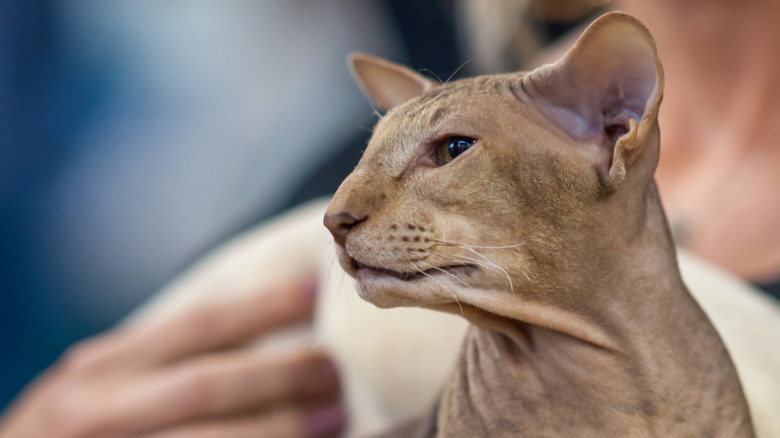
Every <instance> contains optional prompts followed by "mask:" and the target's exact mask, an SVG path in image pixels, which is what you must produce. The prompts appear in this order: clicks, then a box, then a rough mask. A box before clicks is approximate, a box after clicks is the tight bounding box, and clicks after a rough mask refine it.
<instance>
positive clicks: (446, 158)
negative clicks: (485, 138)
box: [437, 136, 477, 164]
mask: <svg viewBox="0 0 780 438" xmlns="http://www.w3.org/2000/svg"><path fill="white" fill-rule="evenodd" d="M476 141H477V140H476V139H473V138H471V137H461V136H459V137H447V138H445V139H444V140H442V141H441V142H440V143H439V145H438V148H437V149H438V151H437V153H438V155H439V160H440V161H441V162H442V163H441V164H446V163H449V162H450V161H452V160H454V159H456V158H458V155H460V154H462V153H464V152H466V150H468V148H470V147H471V146H472V145H473V144H474V142H476Z"/></svg>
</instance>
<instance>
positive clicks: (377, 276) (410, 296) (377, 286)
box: [355, 267, 463, 308]
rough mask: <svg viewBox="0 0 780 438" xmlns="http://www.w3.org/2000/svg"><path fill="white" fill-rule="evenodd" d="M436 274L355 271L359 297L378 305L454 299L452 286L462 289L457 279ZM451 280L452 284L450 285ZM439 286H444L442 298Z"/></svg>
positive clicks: (418, 304)
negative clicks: (416, 274)
mask: <svg viewBox="0 0 780 438" xmlns="http://www.w3.org/2000/svg"><path fill="white" fill-rule="evenodd" d="M435 277H438V275H430V276H415V277H411V278H408V279H402V278H399V277H398V276H397V275H393V274H389V273H387V272H383V271H381V270H377V269H372V268H366V267H361V268H360V269H358V270H357V272H356V275H355V278H356V279H357V292H358V295H360V297H361V298H362V299H364V300H366V301H368V302H369V303H371V304H373V305H375V306H377V307H380V308H392V307H438V306H442V305H446V304H449V303H452V302H453V297H454V296H455V295H450V293H451V289H457V288H462V287H463V285H460V284H459V283H457V282H451V281H450V280H449V279H447V278H442V279H441V280H440V279H438V278H435ZM451 283H454V284H451ZM442 289H447V290H449V291H450V292H447V294H448V295H447V296H446V297H442V296H441V295H442Z"/></svg>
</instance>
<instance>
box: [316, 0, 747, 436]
mask: <svg viewBox="0 0 780 438" xmlns="http://www.w3.org/2000/svg"><path fill="white" fill-rule="evenodd" d="M352 67H353V72H354V74H355V77H356V78H357V81H358V83H359V85H360V86H361V88H362V89H363V90H364V92H365V93H366V94H367V95H368V96H369V97H370V98H371V99H372V100H373V101H374V102H375V104H376V105H377V106H378V107H380V108H382V109H384V110H387V114H386V115H385V116H384V117H382V118H381V120H380V121H379V123H378V125H377V127H376V129H375V131H374V134H373V136H372V138H371V141H370V143H369V146H368V148H367V150H366V152H365V154H364V156H363V158H362V159H361V161H360V163H359V164H358V166H357V167H356V169H355V170H354V172H353V173H352V174H351V175H350V176H349V177H348V178H347V179H346V180H345V181H344V182H343V184H342V185H341V187H340V188H339V190H338V191H337V193H336V194H335V196H334V198H333V200H332V201H331V203H330V205H329V207H328V210H327V212H326V213H325V220H324V221H325V225H326V226H327V227H328V229H329V230H330V231H331V233H332V235H333V237H334V239H335V241H336V244H337V251H338V254H339V260H340V263H341V265H342V267H343V268H344V269H345V270H346V271H347V272H348V273H349V274H350V275H352V276H354V277H355V278H356V279H357V289H358V293H359V294H360V296H361V297H362V298H364V299H365V300H367V301H369V302H371V303H373V304H375V305H377V306H379V307H399V306H418V307H424V308H430V309H434V310H440V311H445V312H451V313H455V314H458V315H462V316H464V317H465V318H466V319H468V320H469V321H470V322H471V323H472V326H471V328H470V329H469V331H468V333H467V335H466V339H465V341H464V344H463V347H462V352H461V355H460V358H459V362H458V364H457V366H456V368H455V371H454V373H453V374H452V375H451V376H450V378H449V379H448V381H447V383H446V385H445V387H444V388H443V389H442V392H441V396H440V398H439V400H438V402H437V404H436V406H435V407H434V409H433V410H432V412H431V414H430V415H427V416H423V417H421V419H420V420H419V421H417V422H415V423H412V424H409V425H407V426H405V427H402V428H400V429H398V430H395V431H391V432H390V433H389V435H388V436H403V437H414V436H446V437H479V436H485V437H501V436H507V437H517V436H523V437H570V436H576V437H628V436H631V437H644V436H657V437H678V436H679V437H681V436H695V437H700V436H707V437H750V436H753V427H752V424H751V419H750V413H749V409H748V406H747V403H746V401H745V398H744V395H743V392H742V388H741V386H740V382H739V380H738V377H737V374H736V371H735V369H734V366H733V364H732V362H731V360H730V357H729V353H728V352H727V350H726V348H725V347H724V345H723V343H722V341H721V339H720V337H719V336H718V334H717V332H716V331H715V329H714V328H713V326H712V325H711V324H710V322H709V320H708V319H707V317H706V315H705V314H704V313H703V312H702V311H701V309H700V308H699V306H698V305H697V304H696V302H695V301H694V300H693V298H692V297H691V295H690V294H689V293H688V291H687V290H686V288H685V285H684V284H683V282H682V280H681V278H680V274H679V271H678V267H677V262H676V258H675V249H674V245H673V242H672V238H671V236H670V233H669V228H668V225H667V222H666V218H665V216H664V212H663V209H662V207H661V203H660V200H659V196H658V192H657V189H656V185H655V183H654V182H653V172H654V170H655V167H656V164H657V161H658V154H659V127H658V121H657V115H658V110H659V106H660V104H661V100H662V94H663V80H664V79H663V78H664V77H663V71H662V68H661V65H660V62H659V60H658V56H657V53H656V49H655V44H654V42H653V40H652V37H651V36H650V34H649V33H648V31H647V30H646V29H645V27H644V26H643V25H642V24H641V23H639V22H638V21H637V20H636V19H634V18H632V17H630V16H627V15H625V14H620V13H612V14H608V15H605V16H604V17H602V18H600V19H599V20H597V21H596V22H594V24H592V25H591V26H590V27H589V28H588V29H587V30H586V32H585V33H584V34H583V36H582V37H581V39H580V40H579V41H578V43H577V44H576V46H575V47H574V48H573V49H572V50H571V51H570V52H569V53H568V54H567V55H566V56H565V57H564V58H562V59H561V60H560V61H558V62H556V63H554V64H550V65H546V66H544V67H541V68H539V69H537V70H534V71H531V72H521V73H512V74H505V75H496V76H483V77H476V78H470V79H463V80H459V81H453V82H448V83H446V84H439V83H436V82H433V81H431V80H429V79H427V78H425V77H423V76H421V75H419V74H418V73H416V72H414V71H412V70H409V69H407V68H405V67H402V66H400V65H397V64H393V63H390V62H388V61H384V60H381V59H377V58H374V57H370V56H367V55H355V56H353V57H352Z"/></svg>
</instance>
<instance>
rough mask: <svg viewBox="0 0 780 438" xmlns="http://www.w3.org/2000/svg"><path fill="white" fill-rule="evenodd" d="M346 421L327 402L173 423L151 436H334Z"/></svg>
mask: <svg viewBox="0 0 780 438" xmlns="http://www.w3.org/2000/svg"><path fill="white" fill-rule="evenodd" d="M345 423H346V420H345V416H344V412H343V410H342V409H341V408H340V407H338V406H336V405H330V406H323V407H319V408H316V409H311V410H308V411H304V410H298V409H292V408H287V409H282V410H276V411H274V412H271V413H266V414H261V415H253V416H245V417H241V418H237V419H217V420H210V421H204V422H199V423H195V424H188V425H182V426H178V427H173V428H171V429H169V430H166V431H164V432H160V433H156V434H152V435H145V436H147V437H149V438H258V437H259V438H331V437H336V436H338V435H339V433H340V432H341V430H342V429H343V428H344V425H345Z"/></svg>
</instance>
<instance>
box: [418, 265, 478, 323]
mask: <svg viewBox="0 0 780 438" xmlns="http://www.w3.org/2000/svg"><path fill="white" fill-rule="evenodd" d="M422 263H424V262H422ZM425 264H426V265H428V263H425ZM412 266H414V269H417V270H418V271H419V272H420V273H421V274H422V275H424V276H426V277H428V278H430V279H431V280H433V281H435V282H437V283H439V284H440V285H441V286H442V288H444V289H446V290H447V291H448V292H449V293H450V295H452V298H453V299H454V300H455V303H457V304H458V308H459V309H460V316H462V317H464V318H465V317H466V315H465V314H464V313H463V306H461V304H460V301H459V300H458V297H457V296H456V295H455V293H454V292H452V290H450V289H449V288H448V287H447V285H445V284H444V283H442V282H441V281H439V280H438V279H436V278H434V277H433V276H431V275H430V274H428V273H426V272H425V271H423V270H422V269H420V268H419V267H418V266H417V265H416V264H415V263H412ZM428 266H430V267H432V268H435V269H438V270H439V271H441V272H444V273H446V274H450V273H449V272H447V271H445V270H444V269H441V268H437V267H435V266H433V265H428ZM450 275H452V274H450ZM452 276H453V277H455V276H454V275H452ZM455 278H456V279H458V280H460V279H459V278H457V277H455ZM461 281H462V280H461ZM464 284H465V283H464ZM466 286H467V287H468V285H466Z"/></svg>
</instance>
